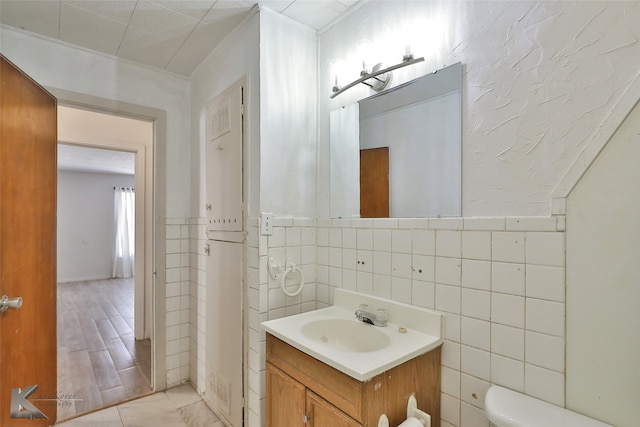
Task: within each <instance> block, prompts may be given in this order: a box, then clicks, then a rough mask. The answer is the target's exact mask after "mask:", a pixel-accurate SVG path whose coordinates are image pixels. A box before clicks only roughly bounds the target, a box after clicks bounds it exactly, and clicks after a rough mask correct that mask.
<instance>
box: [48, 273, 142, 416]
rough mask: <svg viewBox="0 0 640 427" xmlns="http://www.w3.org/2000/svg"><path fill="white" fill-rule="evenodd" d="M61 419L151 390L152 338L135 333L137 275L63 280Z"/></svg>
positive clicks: (60, 308) (60, 297) (60, 312)
mask: <svg viewBox="0 0 640 427" xmlns="http://www.w3.org/2000/svg"><path fill="white" fill-rule="evenodd" d="M57 294H58V316H57V317H58V392H59V395H60V397H61V402H60V405H59V407H58V419H59V420H64V419H67V418H69V417H73V416H75V415H77V414H81V413H85V412H89V411H94V410H96V409H100V408H104V407H106V406H110V405H113V404H117V403H118V402H123V401H126V400H130V399H132V398H135V397H139V396H143V395H145V394H148V393H151V391H152V390H151V380H150V379H151V340H149V339H146V340H140V341H136V340H135V339H134V335H133V279H132V278H130V279H109V280H94V281H84V282H72V283H60V284H58V292H57Z"/></svg>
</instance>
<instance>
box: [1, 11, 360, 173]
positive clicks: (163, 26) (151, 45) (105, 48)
mask: <svg viewBox="0 0 640 427" xmlns="http://www.w3.org/2000/svg"><path fill="white" fill-rule="evenodd" d="M358 1H359V0H0V24H2V25H5V26H9V27H13V28H17V29H20V30H22V31H27V32H31V33H35V34H38V35H41V36H45V37H48V38H51V39H55V40H60V41H62V42H65V43H69V44H72V45H76V46H79V47H82V48H86V49H90V50H93V51H97V52H101V53H104V54H108V55H113V56H115V57H118V58H121V59H125V60H129V61H133V62H136V63H139V64H143V65H145V66H150V67H154V68H159V69H162V70H165V71H169V72H172V73H176V74H179V75H183V76H189V75H190V74H191V73H192V72H193V70H194V69H195V68H196V67H197V66H198V64H200V62H202V60H203V59H204V58H205V57H206V56H207V55H208V54H209V53H210V52H211V51H212V50H213V49H214V48H215V47H216V46H217V45H218V44H219V43H220V42H221V41H222V40H223V39H224V37H225V36H226V35H227V34H228V33H229V32H230V31H231V30H232V29H233V28H234V27H235V26H236V25H237V24H238V23H239V22H240V21H241V20H242V19H243V18H244V17H245V16H247V15H248V14H249V13H250V12H251V10H252V8H254V7H265V8H269V9H272V10H274V11H276V12H279V13H282V14H283V15H285V16H287V17H289V18H291V19H293V20H295V21H298V22H300V23H302V24H304V25H306V26H308V27H310V28H313V29H316V30H320V29H322V28H324V27H325V26H327V25H328V24H329V23H331V22H332V21H334V20H335V19H336V18H338V17H339V16H340V15H341V14H343V13H344V12H346V11H347V9H349V8H350V7H351V6H353V5H354V4H355V3H357V2H358ZM256 5H258V6H256ZM58 165H59V168H60V169H63V170H75V171H94V172H105V173H124V174H133V169H134V165H133V157H132V155H131V154H130V153H123V152H119V151H110V150H100V149H93V148H86V147H76V146H69V145H63V144H60V145H59V153H58Z"/></svg>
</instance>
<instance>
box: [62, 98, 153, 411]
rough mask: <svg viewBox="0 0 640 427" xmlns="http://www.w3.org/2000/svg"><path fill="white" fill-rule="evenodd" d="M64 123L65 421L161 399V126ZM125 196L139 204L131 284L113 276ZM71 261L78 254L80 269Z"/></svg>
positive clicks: (77, 113)
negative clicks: (156, 248)
mask: <svg viewBox="0 0 640 427" xmlns="http://www.w3.org/2000/svg"><path fill="white" fill-rule="evenodd" d="M58 117H59V129H60V133H59V142H60V144H59V165H60V168H59V172H58V177H59V187H58V192H59V202H60V203H59V212H58V216H59V221H58V227H59V243H58V253H59V257H58V258H59V263H58V264H59V268H58V270H59V274H58V279H59V280H58V282H59V285H58V338H59V339H58V389H59V392H60V393H62V394H63V395H64V396H65V399H63V401H62V403H63V404H62V405H60V408H59V417H58V418H59V419H65V418H69V417H73V416H76V415H79V414H81V413H86V412H91V411H94V410H97V409H100V408H102V407H106V406H111V405H113V404H116V403H119V402H122V401H126V400H130V399H132V398H135V397H139V396H142V395H144V394H148V393H150V392H152V390H153V373H152V372H151V366H152V345H151V338H152V335H153V330H152V328H151V325H152V322H151V307H152V297H151V295H152V293H151V281H152V277H151V274H149V273H148V269H147V268H146V267H147V266H149V265H150V264H151V260H149V259H148V258H149V257H150V255H149V253H148V251H147V247H150V245H149V240H150V239H149V236H148V233H147V226H148V224H150V223H151V222H152V221H153V218H152V215H151V209H148V207H147V206H146V205H147V201H148V200H150V198H149V197H148V192H149V191H151V188H152V186H151V183H150V181H149V175H148V174H147V173H148V172H149V171H148V170H146V169H149V168H148V167H147V168H145V166H147V165H146V159H147V155H146V154H147V153H148V152H150V151H151V150H152V144H153V123H151V122H149V121H142V120H135V119H131V118H125V117H118V116H114V115H112V114H105V113H98V112H94V111H88V110H86V109H77V108H71V107H65V106H61V107H59V110H58ZM113 129H115V131H112V130H113ZM123 135H126V136H123ZM151 176H152V175H151ZM122 187H125V188H135V194H136V196H135V225H136V226H135V233H134V234H135V238H134V241H135V244H134V246H135V262H134V266H135V267H134V269H133V270H134V272H133V273H134V274H125V275H123V274H121V271H118V274H114V273H115V271H114V270H113V258H112V254H113V249H114V247H113V244H114V242H113V240H112V239H114V238H115V226H114V224H113V221H114V204H115V202H116V200H115V197H114V196H115V193H116V191H115V190H116V188H117V189H120V188H122ZM67 211H71V212H72V214H71V215H69V214H68V212H67ZM82 212H85V215H84V216H83V215H81V213H82ZM64 221H66V222H67V224H63V223H64ZM69 222H70V223H71V225H69ZM82 227H85V230H84V231H81V230H79V229H81V228H82ZM96 229H99V230H96ZM70 230H71V231H70ZM100 241H101V242H102V243H100ZM98 246H102V247H100V248H98ZM67 253H71V254H73V253H75V255H72V258H73V260H72V261H71V262H69V261H68V260H66V258H68V254H67ZM90 254H94V255H95V256H91V255H90ZM73 261H75V265H74V262H73ZM91 264H93V265H91ZM70 265H71V267H70ZM81 267H82V268H81ZM118 270H120V269H118ZM114 276H115V277H117V278H114ZM121 276H124V277H121ZM127 276H131V277H127Z"/></svg>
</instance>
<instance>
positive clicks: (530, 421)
mask: <svg viewBox="0 0 640 427" xmlns="http://www.w3.org/2000/svg"><path fill="white" fill-rule="evenodd" d="M484 412H485V414H486V416H487V418H488V419H489V421H491V422H492V423H493V424H495V425H496V426H497V427H612V426H611V425H609V424H605V423H602V422H600V421H596V420H594V419H593V418H589V417H585V416H584V415H580V414H578V413H576V412H572V411H569V410H568V409H564V408H561V407H560V406H556V405H552V404H550V403H547V402H543V401H542V400H538V399H535V398H533V397H531V396H526V395H524V394H522V393H518V392H515V391H513V390H509V389H506V388H503V387H499V386H496V385H493V386H491V387H489V390H488V391H487V394H486V396H485V399H484Z"/></svg>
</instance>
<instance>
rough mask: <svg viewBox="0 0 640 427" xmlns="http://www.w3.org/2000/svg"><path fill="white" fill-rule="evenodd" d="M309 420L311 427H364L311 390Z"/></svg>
mask: <svg viewBox="0 0 640 427" xmlns="http://www.w3.org/2000/svg"><path fill="white" fill-rule="evenodd" d="M307 418H308V426H309V427H362V424H360V423H358V422H357V421H355V420H354V419H353V418H351V417H349V416H348V415H346V414H345V413H344V412H342V411H340V410H339V409H338V408H336V407H335V406H333V405H331V404H330V403H329V402H327V401H326V400H324V399H323V398H321V397H320V396H318V395H317V394H315V393H313V392H312V391H309V390H307ZM283 425H284V424H283Z"/></svg>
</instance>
